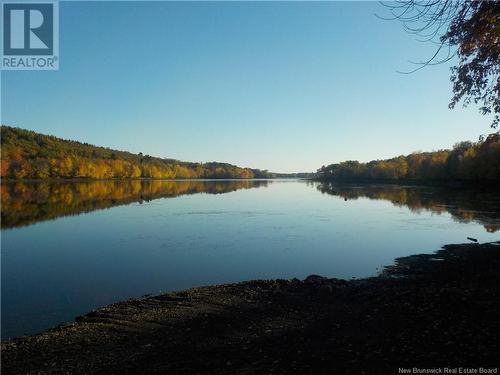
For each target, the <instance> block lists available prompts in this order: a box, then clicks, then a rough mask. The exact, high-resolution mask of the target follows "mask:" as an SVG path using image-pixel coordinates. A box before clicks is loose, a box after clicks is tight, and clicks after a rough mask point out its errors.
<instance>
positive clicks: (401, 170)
mask: <svg viewBox="0 0 500 375" xmlns="http://www.w3.org/2000/svg"><path fill="white" fill-rule="evenodd" d="M318 179H319V180H323V181H334V180H475V181H486V180H491V181H500V135H499V134H498V133H495V134H491V135H489V136H488V137H487V138H486V139H485V140H484V141H481V142H477V143H473V142H460V143H457V144H456V145H455V146H454V147H453V149H452V150H440V151H434V152H418V153H413V154H410V155H407V156H398V157H395V158H392V159H385V160H372V161H370V162H368V163H360V162H358V161H352V160H349V161H345V162H342V163H338V164H330V165H328V166H326V167H325V166H323V167H321V168H320V169H318Z"/></svg>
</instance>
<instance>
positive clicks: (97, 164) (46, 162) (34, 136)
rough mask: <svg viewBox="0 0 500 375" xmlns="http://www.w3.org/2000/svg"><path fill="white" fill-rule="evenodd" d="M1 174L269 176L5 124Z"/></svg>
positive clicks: (26, 176)
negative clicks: (72, 139) (115, 147)
mask: <svg viewBox="0 0 500 375" xmlns="http://www.w3.org/2000/svg"><path fill="white" fill-rule="evenodd" d="M1 176H2V177H4V178H14V179H21V178H24V179H31V178H34V179H45V178H141V177H143V178H266V177H272V174H271V173H269V172H268V171H262V170H259V169H249V168H240V167H237V166H234V165H231V164H227V163H215V162H213V163H203V164H202V163H189V162H182V161H178V160H174V159H161V158H157V157H153V156H149V155H143V154H142V153H139V154H132V153H130V152H125V151H117V150H112V149H109V148H105V147H98V146H93V145H90V144H87V143H81V142H77V141H69V140H64V139H60V138H57V137H54V136H50V135H44V134H39V133H35V132H33V131H30V130H24V129H20V128H13V127H9V126H4V125H2V128H1Z"/></svg>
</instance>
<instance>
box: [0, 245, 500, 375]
mask: <svg viewBox="0 0 500 375" xmlns="http://www.w3.org/2000/svg"><path fill="white" fill-rule="evenodd" d="M499 295H500V241H498V242H493V243H484V244H458V245H446V246H444V247H443V249H442V250H440V251H438V252H436V253H434V254H421V255H413V256H408V257H404V258H398V259H396V263H395V264H394V265H392V266H388V267H386V268H385V270H384V271H383V272H382V273H381V274H380V275H379V276H376V277H371V278H366V279H355V280H350V281H345V280H339V279H327V278H324V277H321V276H315V275H311V276H309V277H308V278H306V279H305V280H304V281H299V280H297V279H293V280H256V281H248V282H242V283H238V284H225V285H214V286H209V287H201V288H193V289H189V290H185V291H181V292H174V293H166V294H162V295H158V296H145V297H144V298H142V299H130V300H128V301H124V302H118V303H115V304H112V305H108V306H104V307H102V308H99V309H97V310H95V311H92V312H90V313H88V314H87V315H84V316H81V317H78V318H77V319H76V322H75V323H69V324H65V325H61V326H59V327H56V328H54V329H51V330H48V331H46V332H43V333H41V334H38V335H33V336H25V337H18V338H14V339H10V340H7V341H5V342H2V344H1V349H2V370H3V373H5V374H10V373H28V372H69V373H76V372H78V373H92V372H106V373H123V372H125V373H127V372H130V373H133V372H142V373H149V372H152V371H160V372H168V373H181V372H188V373H197V372H203V373H205V374H219V373H228V374H229V373H245V371H246V372H249V371H250V372H249V373H251V371H254V372H255V373H261V372H264V373H268V372H269V371H271V369H274V371H275V372H278V373H297V372H299V373H322V372H328V371H334V370H335V372H336V373H363V372H365V373H387V374H389V373H397V369H398V368H400V367H409V368H413V367H415V366H417V367H419V366H420V367H429V366H431V367H439V366H481V367H485V368H486V367H493V368H495V367H498V365H499V361H498V357H497V356H496V353H498V352H499V349H500V348H499V342H498V336H499V334H500V322H499V321H498V315H499V314H500V300H499V298H497V297H495V296H499ZM497 371H498V370H497Z"/></svg>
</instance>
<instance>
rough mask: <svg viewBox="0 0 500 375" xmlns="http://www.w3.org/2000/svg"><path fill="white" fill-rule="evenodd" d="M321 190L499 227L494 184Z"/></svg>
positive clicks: (491, 229) (499, 202) (331, 187)
mask: <svg viewBox="0 0 500 375" xmlns="http://www.w3.org/2000/svg"><path fill="white" fill-rule="evenodd" d="M317 188H318V190H319V191H321V192H322V193H325V194H330V195H336V196H339V197H342V198H344V199H345V200H350V199H358V198H363V197H364V198H368V199H375V200H386V201H390V202H392V203H393V204H394V205H396V206H399V207H408V208H409V209H410V210H411V211H412V212H416V213H419V212H421V211H424V210H425V211H431V212H433V213H437V214H441V213H443V212H445V213H446V212H447V213H449V214H451V216H452V218H453V219H454V220H456V221H458V222H463V223H469V222H476V223H479V224H481V225H483V226H484V228H485V229H486V231H487V232H490V233H494V232H496V231H498V230H500V210H499V208H500V196H499V195H498V191H496V190H492V189H491V188H483V189H464V188H452V187H435V186H401V185H374V184H368V185H365V184H339V183H323V184H318V186H317Z"/></svg>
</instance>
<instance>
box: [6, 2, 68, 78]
mask: <svg viewBox="0 0 500 375" xmlns="http://www.w3.org/2000/svg"><path fill="white" fill-rule="evenodd" d="M1 5H2V6H1V17H0V19H1V20H2V38H1V42H2V61H1V63H2V64H1V67H2V69H5V70H56V69H58V68H59V57H58V55H59V7H58V3H57V1H55V0H45V1H41V0H36V1H29V0H27V1H16V2H13V1H2V3H1Z"/></svg>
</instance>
